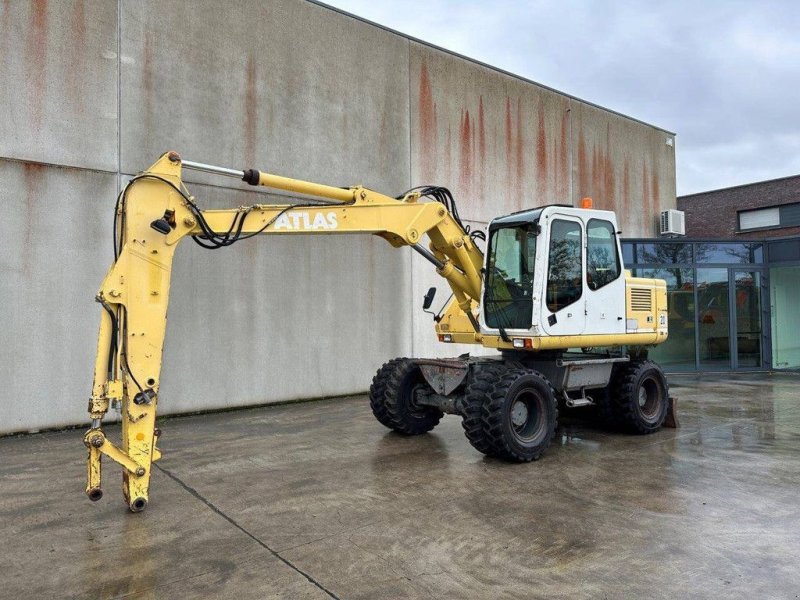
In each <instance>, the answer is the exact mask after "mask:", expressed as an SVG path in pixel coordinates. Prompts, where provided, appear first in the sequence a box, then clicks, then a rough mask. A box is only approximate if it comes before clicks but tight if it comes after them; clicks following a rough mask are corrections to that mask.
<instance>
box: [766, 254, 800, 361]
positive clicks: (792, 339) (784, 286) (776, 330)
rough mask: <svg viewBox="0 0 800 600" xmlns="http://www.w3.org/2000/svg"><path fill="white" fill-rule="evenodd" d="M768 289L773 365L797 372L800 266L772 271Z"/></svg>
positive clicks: (799, 358) (799, 351) (799, 343)
mask: <svg viewBox="0 0 800 600" xmlns="http://www.w3.org/2000/svg"><path fill="white" fill-rule="evenodd" d="M770 252H771V250H770ZM770 258H771V255H770ZM769 286H770V302H771V303H772V311H771V314H772V366H773V367H775V368H776V369H796V368H798V367H800V333H799V332H800V310H798V307H797V292H798V290H800V267H779V268H775V269H770V271H769Z"/></svg>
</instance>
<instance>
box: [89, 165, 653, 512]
mask: <svg viewBox="0 0 800 600" xmlns="http://www.w3.org/2000/svg"><path fill="white" fill-rule="evenodd" d="M183 169H192V170H198V171H204V172H206V173H210V174H214V175H219V176H228V177H236V178H238V179H241V180H243V181H244V182H246V183H248V184H250V185H253V186H266V187H268V188H273V189H277V190H283V191H284V192H289V193H290V194H291V195H292V196H293V197H296V198H297V201H296V202H293V203H287V204H254V205H251V206H243V207H238V208H233V209H228V210H203V209H201V208H200V207H199V206H198V203H197V200H196V199H195V197H194V196H192V195H191V193H190V192H189V190H188V189H187V187H186V186H185V185H184V182H183V180H182V170H183ZM114 217H115V225H114V259H115V260H114V263H113V265H112V266H111V268H110V270H109V271H108V274H107V275H106V277H105V279H104V280H103V282H102V284H101V286H100V290H99V292H98V294H97V297H96V300H97V302H99V303H100V305H101V306H102V309H103V310H102V311H101V315H102V316H101V322H100V332H99V336H98V343H97V358H96V362H95V367H94V383H93V388H92V395H91V399H90V401H89V415H90V418H91V427H90V429H89V430H88V431H87V432H86V434H85V437H84V443H85V445H86V447H87V448H88V451H89V456H88V473H87V485H86V493H87V495H88V496H89V498H90V499H92V500H99V499H100V498H101V496H102V495H103V492H102V487H101V459H102V458H103V457H104V456H105V457H107V458H109V459H111V460H113V461H114V462H116V463H118V464H119V465H120V466H121V467H122V469H123V493H124V496H125V501H126V503H127V505H128V507H129V509H130V510H131V511H133V512H139V511H141V510H143V509H144V508H145V507H146V506H147V503H148V500H149V484H150V476H151V469H152V467H153V463H154V462H155V461H157V460H159V459H160V458H161V451H160V449H159V447H158V440H159V435H160V431H159V429H158V428H157V427H156V407H157V404H158V400H159V386H160V382H161V358H162V349H163V344H164V334H165V329H166V317H167V303H168V298H169V287H170V274H171V269H172V260H173V255H174V253H175V248H176V247H177V245H178V243H179V242H180V241H181V240H183V239H184V238H187V237H189V238H192V239H193V240H194V241H195V242H196V243H197V244H198V245H200V246H203V247H205V248H222V247H225V246H230V245H232V244H234V243H236V242H238V241H241V240H244V239H247V238H250V237H254V236H257V235H272V234H278V235H306V234H316V235H321V234H324V235H328V234H353V233H363V234H372V235H376V236H379V237H381V238H383V239H385V240H386V241H387V242H388V243H389V244H391V245H392V246H393V247H395V248H401V247H404V246H408V247H410V248H411V249H412V250H414V251H416V252H417V253H419V254H420V255H421V256H422V257H424V258H425V260H427V261H428V262H430V263H431V264H432V265H433V267H434V268H435V269H436V272H437V273H438V274H439V275H440V276H442V277H443V278H444V279H445V280H446V282H447V284H448V285H449V287H450V290H451V292H452V294H451V297H450V298H449V299H448V300H447V301H446V303H445V305H444V307H443V309H442V310H441V311H440V312H439V313H438V314H435V315H434V320H435V330H436V334H437V335H438V338H439V341H440V342H442V343H445V344H448V343H460V344H478V345H481V346H484V347H487V348H493V349H496V350H497V351H498V352H497V353H495V354H494V355H490V356H471V355H469V354H464V355H461V356H458V357H454V358H446V359H425V358H395V359H393V360H390V361H389V362H387V363H385V364H384V365H383V366H382V367H381V368H380V369H379V370H378V372H377V374H376V375H375V377H374V379H373V380H372V384H371V387H370V390H369V402H370V406H371V409H372V412H373V413H374V415H375V418H376V419H377V420H378V421H379V422H380V423H382V424H383V425H384V426H386V427H388V428H389V429H392V430H394V431H396V432H398V433H400V434H404V435H418V434H423V433H426V432H428V431H430V430H432V429H433V428H434V427H435V426H436V425H437V424H438V423H439V421H440V419H441V418H442V416H443V415H444V414H446V413H447V414H455V415H460V416H461V417H462V424H463V428H464V432H465V434H466V437H467V439H468V440H469V442H470V444H472V446H474V447H475V448H476V449H477V450H478V451H480V452H482V453H484V454H486V455H488V456H492V457H496V458H499V459H504V460H507V461H512V462H527V461H531V460H536V459H538V458H539V457H540V456H541V455H542V453H544V452H545V450H546V449H547V448H548V446H549V445H550V443H551V440H552V439H553V436H554V434H555V431H556V424H557V418H558V410H559V406H562V407H563V406H567V407H582V406H591V405H594V406H596V407H597V408H598V409H599V410H598V412H599V413H600V414H601V415H602V416H603V417H604V418H606V419H609V420H610V421H612V422H613V423H615V424H616V425H617V426H619V427H621V428H625V429H627V430H629V431H631V432H634V433H639V434H647V433H651V432H653V431H656V430H657V429H659V428H660V427H661V426H662V425H663V424H664V420H665V418H666V416H667V412H668V410H669V392H668V387H667V382H666V378H665V376H664V373H663V372H662V370H661V368H660V367H659V366H658V365H657V364H656V363H654V362H652V361H650V360H648V359H647V348H648V347H650V346H653V345H656V344H659V343H661V342H663V341H665V340H666V339H667V294H666V284H665V282H664V281H663V280H659V279H643V278H638V277H633V276H631V274H630V272H629V271H626V270H625V269H624V265H623V261H622V254H621V251H620V242H619V239H618V235H619V231H618V229H617V223H616V217H615V215H614V213H613V212H611V211H606V210H597V209H594V208H592V207H591V201H590V199H584V200H582V201H581V207H579V208H578V207H573V206H572V205H565V204H554V205H548V206H540V207H537V208H531V209H529V210H523V211H520V212H515V213H513V214H509V215H505V216H500V217H497V218H495V219H493V220H492V221H491V222H490V223H489V226H488V230H487V231H486V232H484V231H478V230H475V231H470V229H469V227H468V226H466V225H465V224H464V223H463V222H462V221H461V218H460V216H459V214H458V210H457V206H456V202H455V200H454V199H453V196H452V194H451V193H450V192H449V191H448V190H447V189H446V188H441V187H433V186H428V187H419V188H414V189H411V190H409V191H407V192H405V193H403V194H401V195H399V196H397V197H392V196H387V195H384V194H381V193H378V192H375V191H373V190H370V189H367V188H365V187H363V186H354V187H346V188H342V187H335V186H329V185H322V184H318V183H312V182H308V181H301V180H297V179H290V178H287V177H282V176H278V175H272V174H268V173H264V172H261V171H258V170H256V169H246V170H237V169H229V168H225V167H218V166H214V165H208V164H203V163H199V162H193V161H189V160H184V159H182V158H181V156H180V155H179V154H178V153H176V152H168V153H165V154H164V155H162V156H161V157H160V158H159V159H158V161H156V162H155V164H153V165H152V166H151V167H150V168H149V169H147V170H146V171H143V172H141V173H139V174H138V175H136V176H135V177H133V178H132V179H131V180H130V181H129V182H128V184H127V185H126V186H125V187H124V189H123V191H122V192H121V193H120V195H119V196H118V198H117V202H116V208H115V212H114ZM425 241H427V243H425ZM482 244H485V251H484V250H482V249H481V248H480V245H482ZM435 291H436V290H435V288H431V290H430V291H429V292H428V294H426V296H425V298H424V302H423V309H424V310H426V311H427V312H432V311H429V309H430V306H431V303H432V301H433V294H434V292H435ZM110 407H114V408H118V409H119V410H120V417H121V421H122V432H121V440H120V441H119V442H118V443H115V442H113V441H112V440H110V439H109V438H108V437H107V436H106V433H105V431H104V429H103V423H102V422H103V418H104V416H105V415H106V413H107V411H108V410H109V408H110Z"/></svg>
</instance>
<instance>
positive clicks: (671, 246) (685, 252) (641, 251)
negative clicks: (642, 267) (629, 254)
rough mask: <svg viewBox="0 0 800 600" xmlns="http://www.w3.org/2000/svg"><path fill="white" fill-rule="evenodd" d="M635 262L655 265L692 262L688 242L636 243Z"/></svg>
mask: <svg viewBox="0 0 800 600" xmlns="http://www.w3.org/2000/svg"><path fill="white" fill-rule="evenodd" d="M636 262H637V263H640V264H656V265H686V264H689V263H691V262H692V245H691V244H689V243H670V242H659V243H652V244H636Z"/></svg>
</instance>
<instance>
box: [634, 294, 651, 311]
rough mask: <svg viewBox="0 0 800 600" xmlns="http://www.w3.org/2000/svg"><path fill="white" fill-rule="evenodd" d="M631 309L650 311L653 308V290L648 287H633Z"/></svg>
mask: <svg viewBox="0 0 800 600" xmlns="http://www.w3.org/2000/svg"><path fill="white" fill-rule="evenodd" d="M631 310H635V311H642V312H645V311H646V312H650V311H651V310H653V294H652V290H649V289H647V288H631Z"/></svg>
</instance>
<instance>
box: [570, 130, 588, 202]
mask: <svg viewBox="0 0 800 600" xmlns="http://www.w3.org/2000/svg"><path fill="white" fill-rule="evenodd" d="M588 160H589V159H588V156H587V155H586V138H585V137H584V135H583V132H582V131H581V133H580V137H579V139H578V189H577V190H575V191H576V195H575V197H576V198H582V197H584V196H586V194H587V193H589V163H588ZM572 200H575V198H572Z"/></svg>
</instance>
